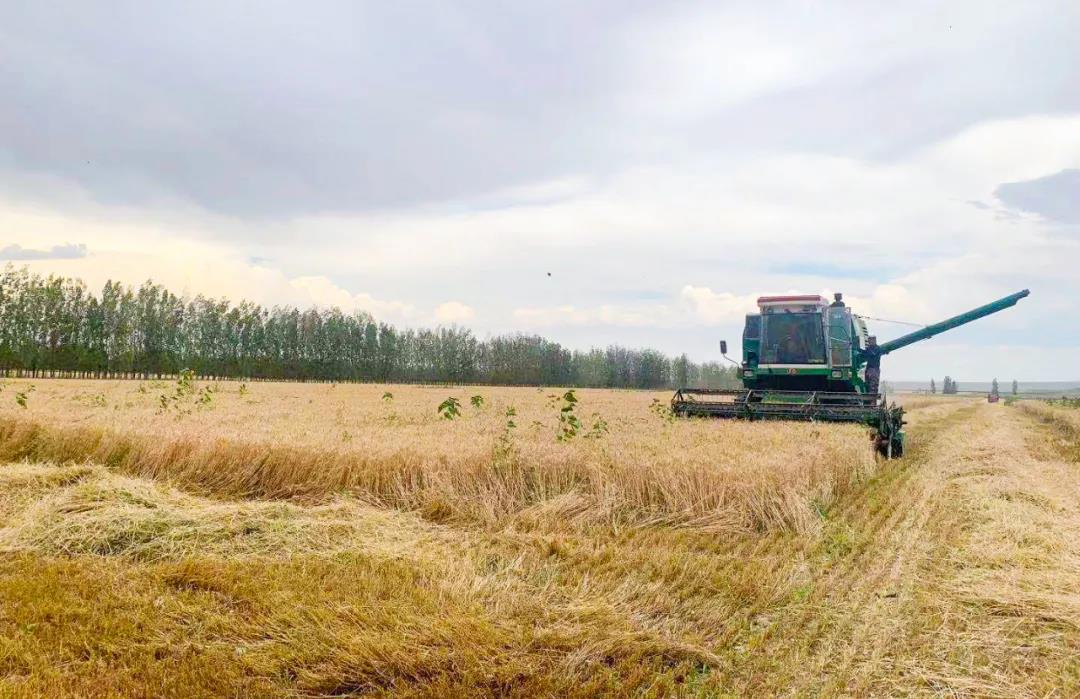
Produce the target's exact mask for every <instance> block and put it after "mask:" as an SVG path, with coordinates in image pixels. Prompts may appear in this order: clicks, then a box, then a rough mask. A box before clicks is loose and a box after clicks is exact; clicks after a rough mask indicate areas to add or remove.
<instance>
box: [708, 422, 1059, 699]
mask: <svg viewBox="0 0 1080 699" xmlns="http://www.w3.org/2000/svg"><path fill="white" fill-rule="evenodd" d="M927 417H928V418H931V416H929V415H928V416H927ZM913 427H914V428H915V429H913V431H912V443H913V444H912V445H913V448H912V450H911V451H910V452H909V455H908V457H907V458H905V459H904V460H902V461H900V462H897V463H895V464H888V465H884V466H883V470H882V471H881V472H880V473H879V475H878V477H876V478H875V479H874V480H873V481H872V482H871V483H868V484H867V486H866V487H864V488H863V489H861V491H860V492H858V493H857V494H856V495H855V496H854V497H850V498H848V499H846V500H845V501H844V502H843V503H840V504H839V505H838V506H837V507H836V508H835V510H834V511H833V512H832V513H831V515H830V518H829V521H828V523H827V524H826V529H825V531H824V532H823V535H822V542H821V545H820V547H819V550H818V551H817V559H816V561H815V563H814V564H815V565H816V566H817V567H816V569H815V571H814V586H815V590H814V593H813V594H812V595H811V597H810V598H809V599H808V600H807V602H806V603H805V604H802V605H793V606H792V607H791V608H790V610H789V611H788V613H786V614H785V613H783V612H781V613H780V614H778V618H777V619H775V621H774V622H773V625H772V629H771V630H770V637H769V638H768V639H766V641H765V642H764V643H763V644H761V645H760V647H758V648H757V650H756V652H755V654H754V655H753V656H751V657H748V658H746V660H747V662H746V664H745V666H743V667H738V666H736V667H733V668H731V669H730V670H729V674H728V677H729V678H730V680H731V685H732V686H733V687H737V688H738V689H739V690H740V691H743V692H747V693H794V694H824V695H837V694H840V695H901V694H902V695H910V694H920V693H925V694H941V693H945V694H949V695H952V696H1000V697H1005V696H1009V697H1012V696H1032V697H1034V696H1076V695H1078V693H1080V661H1078V660H1076V658H1078V657H1080V499H1078V498H1077V495H1078V494H1080V470H1078V469H1077V468H1076V466H1075V464H1074V463H1071V462H1068V461H1066V460H1063V458H1062V457H1061V456H1060V455H1059V454H1058V453H1057V452H1055V451H1054V450H1053V449H1050V448H1048V447H1047V444H1048V442H1047V439H1048V438H1049V436H1048V434H1047V428H1045V427H1043V426H1039V425H1038V424H1037V423H1036V421H1035V420H1034V418H1031V417H1030V416H1027V415H1026V414H1024V413H1021V412H1020V411H1017V410H1014V409H1010V408H1006V407H1004V406H1002V405H1000V404H999V405H987V404H968V405H967V406H965V407H963V408H960V409H958V410H956V411H953V412H951V413H948V414H942V415H934V416H932V419H926V420H922V419H920V420H919V421H918V424H916V425H913Z"/></svg>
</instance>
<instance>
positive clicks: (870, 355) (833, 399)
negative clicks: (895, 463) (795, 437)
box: [671, 289, 1030, 458]
mask: <svg viewBox="0 0 1080 699" xmlns="http://www.w3.org/2000/svg"><path fill="white" fill-rule="evenodd" d="M1029 293H1030V292H1029V291H1028V290H1027V289H1024V290H1023V291H1019V292H1017V293H1015V294H1012V295H1010V296H1006V297H1004V298H1002V299H998V300H997V301H994V302H993V303H988V304H986V305H985V306H979V307H978V308H975V309H972V310H970V311H968V312H967V313H961V314H960V315H957V316H953V317H952V318H948V319H946V320H943V321H941V322H940V323H934V324H933V325H927V326H926V327H923V328H920V329H918V330H916V331H914V332H910V333H908V334H907V335H903V336H901V337H898V338H896V339H895V340H890V341H889V342H885V343H882V344H880V345H879V344H878V343H877V338H876V337H874V336H873V335H869V334H868V333H867V330H866V323H865V321H864V320H863V319H862V318H861V317H859V316H858V315H856V314H854V313H852V312H851V309H850V308H848V307H847V306H846V305H845V304H844V301H843V297H842V295H841V294H835V296H834V299H835V300H834V301H833V302H832V303H829V302H828V301H827V300H826V299H825V298H823V297H821V296H817V295H812V296H810V295H806V296H803V295H800V296H762V297H760V298H759V299H758V312H757V313H751V314H748V315H747V316H746V325H745V327H744V329H743V356H742V363H741V365H740V375H741V377H742V382H743V389H709V388H680V389H679V390H677V391H676V392H675V396H674V397H673V398H672V399H671V410H672V412H674V413H675V414H676V415H680V416H700V417H718V418H731V419H741V420H800V421H818V422H854V423H861V424H864V425H867V426H868V427H870V428H871V429H872V437H873V440H874V445H875V447H876V448H877V450H878V451H879V452H880V453H881V454H883V455H884V456H886V457H888V458H893V457H898V456H901V455H902V454H903V452H904V429H903V427H904V410H903V408H901V407H899V406H897V405H895V404H889V403H888V401H887V400H886V397H885V395H884V394H882V393H880V392H879V382H880V378H881V358H882V357H883V356H885V355H887V354H889V353H890V352H893V351H895V350H898V349H900V348H902V347H907V346H908V345H910V344H913V343H915V342H920V341H922V340H927V339H929V338H931V337H933V336H934V335H937V334H939V333H943V332H945V331H946V330H952V329H953V328H956V327H959V326H961V325H964V324H966V323H970V322H971V321H973V320H977V319H979V318H983V317H985V316H988V315H990V314H992V313H997V312H998V311H1002V310H1004V309H1006V308H1009V307H1011V306H1015V305H1016V303H1017V302H1018V301H1019V300H1020V299H1022V298H1024V297H1025V296H1027V295H1028V294H1029ZM720 345H721V352H722V353H723V354H724V355H725V356H726V355H727V343H726V342H721V343H720Z"/></svg>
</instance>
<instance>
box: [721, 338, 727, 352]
mask: <svg viewBox="0 0 1080 699" xmlns="http://www.w3.org/2000/svg"><path fill="white" fill-rule="evenodd" d="M720 354H727V340H720Z"/></svg>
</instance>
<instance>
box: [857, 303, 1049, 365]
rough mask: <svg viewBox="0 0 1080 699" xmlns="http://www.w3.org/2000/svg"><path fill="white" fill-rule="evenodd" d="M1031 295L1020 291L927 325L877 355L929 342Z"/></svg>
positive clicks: (886, 344)
mask: <svg viewBox="0 0 1080 699" xmlns="http://www.w3.org/2000/svg"><path fill="white" fill-rule="evenodd" d="M1030 293H1031V292H1030V291H1028V290H1027V289H1024V290H1023V291H1018V292H1016V293H1015V294H1011V295H1009V296H1006V297H1005V298H1002V299H998V300H997V301H994V302H993V303H988V304H986V305H985V306H979V307H978V308H974V309H972V310H970V311H968V312H966V313H961V314H960V315H956V316H953V317H952V318H948V319H946V320H943V321H941V322H940V323H934V324H933V325H927V326H926V327H925V328H920V329H918V330H916V331H914V332H910V333H908V334H907V335H901V336H900V337H898V338H896V339H895V340H889V341H888V342H883V343H882V344H880V345H878V346H877V354H879V355H885V354H888V353H889V352H892V351H894V350H898V349H900V348H902V347H907V346H908V345H910V344H914V343H916V342H920V341H922V340H927V339H929V338H931V337H933V336H934V335H937V334H939V333H943V332H945V331H946V330H952V329H953V328H957V327H960V326H961V325H964V324H966V323H970V322H971V321H973V320H978V319H979V318H983V317H985V316H988V315H991V314H993V313H997V312H998V311H1002V310H1004V309H1006V308H1009V307H1011V306H1015V305H1016V303H1017V301H1019V300H1020V299H1022V298H1024V297H1025V296H1027V295H1028V294H1030Z"/></svg>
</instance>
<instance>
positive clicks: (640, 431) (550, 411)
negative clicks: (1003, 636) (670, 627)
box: [0, 381, 874, 530]
mask: <svg viewBox="0 0 1080 699" xmlns="http://www.w3.org/2000/svg"><path fill="white" fill-rule="evenodd" d="M386 390H387V387H384V386H357V385H340V386H332V385H325V384H322V385H296V384H257V385H254V386H251V387H250V388H249V389H248V390H247V391H246V395H241V394H240V390H239V385H238V384H223V385H222V387H221V388H220V389H219V391H218V392H216V393H215V394H214V398H213V399H212V403H211V404H210V406H208V407H194V403H193V402H192V401H190V400H189V401H188V404H187V406H188V409H189V410H190V411H191V412H190V414H182V415H178V414H177V411H175V410H169V411H167V412H164V413H162V411H160V410H159V408H158V404H159V402H158V401H159V395H160V394H162V393H168V387H167V386H163V387H158V388H154V389H153V390H147V391H146V392H140V389H139V386H138V385H137V384H133V383H123V382H75V381H72V382H66V381H58V382H51V383H48V384H43V385H40V386H39V387H38V390H37V391H36V392H35V393H34V394H33V395H32V398H31V403H30V405H29V407H28V408H27V409H25V410H24V409H21V408H19V407H18V406H16V405H15V404H14V403H13V402H12V403H11V404H10V405H9V404H8V403H7V402H4V403H3V404H2V405H3V406H4V408H5V409H4V411H3V412H2V413H0V458H6V459H9V460H16V459H31V460H35V461H53V462H68V461H75V462H82V461H91V462H95V463H102V464H106V465H109V466H110V467H113V468H116V469H118V470H120V471H123V472H124V473H127V474H130V475H134V476H139V477H146V478H153V479H159V480H169V481H172V482H175V483H178V484H181V485H183V486H185V487H188V488H195V489H197V490H198V491H199V492H201V493H202V494H207V495H225V496H233V497H258V498H292V499H303V500H309V501H310V500H313V499H314V500H320V499H325V498H327V497H332V496H335V495H342V494H347V495H349V496H352V497H356V498H358V499H360V500H362V501H364V502H366V503H368V504H371V505H374V506H379V507H394V508H398V509H404V510H411V511H418V512H422V513H424V514H425V516H427V517H428V518H429V519H432V520H435V521H452V520H453V521H470V522H483V523H485V524H487V525H490V526H504V525H506V524H507V522H508V521H510V520H516V521H519V522H524V521H528V522H531V521H534V520H536V519H553V520H558V521H559V522H560V523H569V522H578V523H582V524H591V523H597V522H602V523H606V524H608V525H609V526H613V527H619V526H630V525H641V524H652V525H659V524H665V525H678V526H692V527H699V528H710V529H727V530H731V529H739V530H751V529H754V530H760V529H769V528H778V527H779V528H790V529H795V530H801V529H804V528H806V527H813V526H816V523H817V522H818V520H819V518H818V516H817V514H816V512H817V511H818V510H820V509H822V508H824V507H827V506H828V505H829V503H831V502H832V501H833V499H834V498H835V497H837V496H838V495H839V494H840V493H842V492H844V490H845V489H847V488H849V487H850V486H851V485H852V484H853V483H856V482H858V481H860V480H862V479H864V478H865V477H866V476H867V475H868V474H870V473H871V472H872V471H873V468H874V459H873V456H872V454H871V453H870V451H869V450H868V449H867V448H866V445H867V438H866V431H865V430H864V429H862V428H860V427H857V426H842V427H836V426H833V427H828V428H824V427H821V426H817V425H811V424H783V425H773V426H770V428H769V429H762V428H761V427H760V426H758V425H751V424H745V423H733V422H715V421H700V420H699V421H692V422H691V421H671V420H665V419H664V418H663V417H662V416H660V415H658V414H657V412H656V410H655V409H653V407H652V406H653V401H654V400H658V399H661V398H662V399H664V400H666V399H668V397H669V396H667V395H666V394H648V393H640V392H628V391H624V392H616V391H581V392H579V393H578V395H579V397H580V399H581V401H580V403H579V406H578V408H577V412H578V413H579V414H580V415H581V419H582V421H583V423H584V425H585V430H584V431H585V432H588V431H589V430H590V429H591V426H592V425H593V424H594V423H595V422H596V420H597V419H598V418H600V419H603V420H604V421H605V422H606V423H607V426H608V428H607V431H606V432H604V433H603V434H600V435H598V436H597V437H596V438H591V439H590V438H585V437H583V436H578V437H577V438H575V439H573V440H570V441H569V442H565V443H560V442H558V441H556V438H555V435H556V434H557V429H558V424H557V417H558V413H559V410H558V407H554V406H552V405H551V400H550V398H549V396H550V395H551V394H552V393H553V392H552V391H539V390H535V389H505V388H481V389H468V390H465V389H460V388H458V389H455V388H420V387H405V386H395V387H390V388H389V390H391V391H392V392H393V394H394V397H393V400H392V401H390V402H387V401H384V400H383V399H382V395H383V393H384V392H385V391H386ZM554 393H558V392H554ZM470 394H477V395H482V396H484V398H485V403H484V405H483V407H480V408H474V407H472V406H471V405H470V404H469V401H468V397H469V395H470ZM447 395H457V396H459V397H460V398H461V400H462V402H463V403H464V404H465V405H464V408H463V412H464V415H463V416H462V417H461V418H459V419H457V420H452V421H451V420H445V419H442V418H440V417H439V415H438V414H437V413H436V406H437V405H438V404H439V403H440V401H441V400H442V399H443V398H445V397H446V396H447ZM87 396H90V398H89V399H88V398H87ZM99 396H100V397H102V398H98V397H99ZM510 406H513V407H514V408H515V410H516V413H517V415H516V416H515V417H514V418H513V420H514V422H515V423H516V425H517V427H515V428H513V429H512V430H511V436H510V441H509V443H506V442H503V441H502V439H503V437H504V435H505V434H506V427H505V425H506V422H507V418H506V416H505V413H506V410H507V408H509V407H510Z"/></svg>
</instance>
